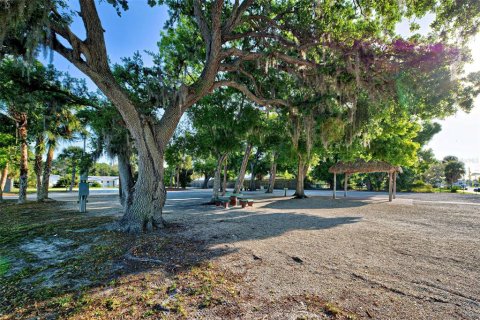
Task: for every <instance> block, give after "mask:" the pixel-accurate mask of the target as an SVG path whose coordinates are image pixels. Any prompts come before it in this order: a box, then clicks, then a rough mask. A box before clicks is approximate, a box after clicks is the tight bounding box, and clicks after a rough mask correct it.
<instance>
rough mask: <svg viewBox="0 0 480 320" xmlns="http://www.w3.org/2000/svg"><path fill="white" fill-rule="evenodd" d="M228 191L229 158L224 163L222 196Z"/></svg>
mask: <svg viewBox="0 0 480 320" xmlns="http://www.w3.org/2000/svg"><path fill="white" fill-rule="evenodd" d="M226 192H227V159H226V158H225V163H224V164H223V184H222V196H224V195H225V193H226Z"/></svg>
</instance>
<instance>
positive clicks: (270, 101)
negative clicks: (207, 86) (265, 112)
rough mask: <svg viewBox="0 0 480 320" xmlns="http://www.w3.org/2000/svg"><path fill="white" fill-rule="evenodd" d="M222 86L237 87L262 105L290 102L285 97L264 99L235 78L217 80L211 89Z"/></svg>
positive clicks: (287, 104) (282, 104) (283, 104)
mask: <svg viewBox="0 0 480 320" xmlns="http://www.w3.org/2000/svg"><path fill="white" fill-rule="evenodd" d="M220 87H230V88H234V89H237V90H238V91H240V92H242V93H243V94H244V95H245V96H246V97H247V98H248V99H250V100H251V101H253V102H255V103H256V104H258V105H260V106H275V105H280V106H289V103H288V102H287V101H285V100H283V99H264V98H261V97H257V96H256V95H255V94H253V93H252V92H251V91H250V90H249V89H248V88H247V87H246V86H245V85H243V84H240V83H238V82H235V81H233V80H221V81H217V82H215V83H214V84H213V86H212V88H211V90H212V91H213V90H215V89H217V88H220Z"/></svg>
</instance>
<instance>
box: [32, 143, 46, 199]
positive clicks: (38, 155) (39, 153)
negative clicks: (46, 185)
mask: <svg viewBox="0 0 480 320" xmlns="http://www.w3.org/2000/svg"><path fill="white" fill-rule="evenodd" d="M44 151H45V139H44V137H43V135H41V134H40V135H38V136H37V139H36V141H35V165H34V171H35V175H36V177H37V201H39V200H41V195H42V193H43V183H42V181H43V175H42V171H43V152H44Z"/></svg>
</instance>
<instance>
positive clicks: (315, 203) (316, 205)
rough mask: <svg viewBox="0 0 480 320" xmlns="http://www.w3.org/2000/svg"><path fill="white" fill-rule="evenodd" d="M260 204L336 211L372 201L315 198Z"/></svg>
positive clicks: (360, 205)
mask: <svg viewBox="0 0 480 320" xmlns="http://www.w3.org/2000/svg"><path fill="white" fill-rule="evenodd" d="M260 203H267V204H266V205H264V206H263V208H268V209H288V210H289V209H297V210H298V209H302V210H309V209H336V208H355V207H362V206H366V205H369V204H370V203H371V201H368V199H362V200H360V199H355V198H350V199H349V198H340V199H332V198H331V197H326V196H313V197H308V198H304V199H296V198H293V199H292V198H287V199H286V198H282V199H278V200H273V201H271V200H270V201H266V200H263V201H260Z"/></svg>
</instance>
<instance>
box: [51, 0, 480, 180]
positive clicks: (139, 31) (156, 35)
mask: <svg viewBox="0 0 480 320" xmlns="http://www.w3.org/2000/svg"><path fill="white" fill-rule="evenodd" d="M146 2H147V1H146V0H131V1H129V6H130V9H129V10H128V11H126V12H122V16H121V17H119V16H117V14H116V12H115V9H114V8H113V7H112V6H111V5H109V4H108V3H107V2H106V1H101V2H100V3H99V4H98V10H99V14H100V16H101V19H102V22H103V27H104V29H105V31H106V32H105V41H106V45H107V49H108V53H109V55H110V59H111V61H112V62H120V59H121V58H122V57H130V56H132V55H133V53H134V52H135V51H140V52H142V53H143V51H144V50H150V51H154V52H155V51H156V50H157V46H156V44H157V41H158V40H159V39H160V32H161V30H162V28H163V25H164V23H165V21H166V19H167V17H168V12H167V9H166V8H165V7H159V6H157V7H154V8H151V7H149V6H148V5H147V3H146ZM71 3H72V5H77V1H73V0H72V1H71ZM430 21H431V17H427V18H425V19H421V20H419V21H417V22H419V23H420V25H421V26H422V31H423V32H427V31H428V24H429V22H430ZM72 28H73V30H74V31H75V32H78V33H79V34H83V32H84V31H83V26H82V25H81V24H80V23H79V21H78V19H77V21H76V22H75V23H74V25H73V27H72ZM397 30H398V32H399V33H401V34H402V35H407V34H408V33H409V31H408V24H407V23H402V24H400V25H399V26H398V28H397ZM471 48H472V49H473V48H480V37H479V36H477V37H476V38H475V39H474V41H473V42H472V43H471ZM472 53H473V59H474V61H473V63H472V64H471V65H469V66H467V71H468V72H471V71H478V70H480V51H479V50H472ZM144 57H145V63H146V64H148V63H149V62H150V59H149V56H148V55H146V54H144ZM53 59H54V60H53V63H54V64H55V66H56V68H57V69H59V70H62V71H68V72H69V73H70V74H71V75H72V76H75V77H79V78H86V77H85V76H84V75H83V74H82V73H81V72H80V71H78V70H77V69H76V68H75V67H74V66H73V65H72V64H70V63H69V62H68V61H66V60H65V59H64V58H62V57H61V56H59V55H57V54H54V58H53ZM44 61H45V62H46V63H48V59H44ZM86 81H87V83H88V84H89V86H90V87H91V88H92V89H94V88H95V86H94V85H93V83H92V82H91V81H90V80H88V78H86ZM438 122H440V123H441V124H442V127H443V130H442V132H440V133H439V134H437V135H435V136H434V138H433V139H432V141H431V142H430V143H429V145H428V147H430V148H432V149H433V151H434V153H435V155H436V156H437V158H439V159H441V158H443V157H444V156H446V155H456V156H458V157H459V158H461V159H462V160H464V161H465V162H466V164H467V168H468V167H471V169H472V171H477V172H480V139H479V137H480V132H479V129H478V128H479V125H480V99H477V101H476V106H475V108H474V109H473V110H472V111H471V112H470V114H466V113H464V112H459V113H457V114H456V115H455V116H452V117H449V118H447V119H445V120H441V121H438ZM103 160H105V159H103Z"/></svg>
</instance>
